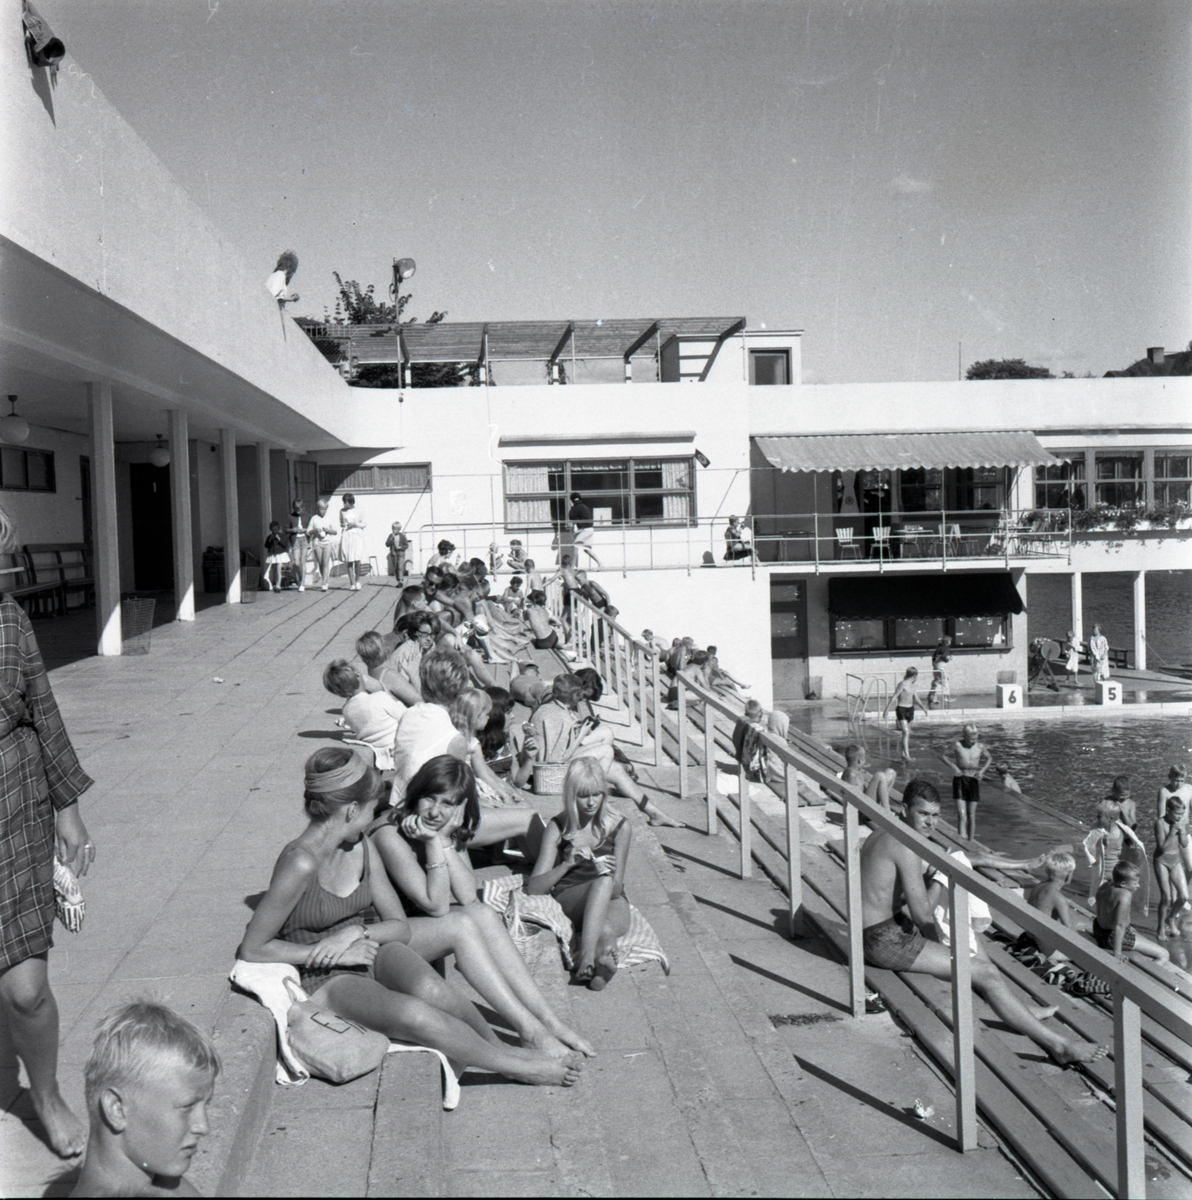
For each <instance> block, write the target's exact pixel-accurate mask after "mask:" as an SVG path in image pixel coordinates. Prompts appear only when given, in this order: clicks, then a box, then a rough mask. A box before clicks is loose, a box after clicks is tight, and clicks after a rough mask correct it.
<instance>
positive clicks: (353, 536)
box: [339, 492, 364, 592]
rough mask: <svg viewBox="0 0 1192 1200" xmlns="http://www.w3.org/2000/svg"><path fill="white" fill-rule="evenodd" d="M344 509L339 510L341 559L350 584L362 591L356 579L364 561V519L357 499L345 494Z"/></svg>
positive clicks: (352, 587) (353, 589) (355, 590)
mask: <svg viewBox="0 0 1192 1200" xmlns="http://www.w3.org/2000/svg"><path fill="white" fill-rule="evenodd" d="M343 504H344V506H343V508H341V509H340V510H339V525H340V529H341V531H342V532H341V533H340V535H339V558H340V561H341V562H344V563H347V565H348V583H349V585H350V587H351V589H352V591H354V592H358V591H360V587H361V584H360V580H359V579H358V578H357V577H356V576H357V572H358V570H359V567H360V563H362V562H363V561H364V518H363V517H362V516H361V515H360V514H359V513H358V512H357V511H356V497H355V496H353V495H352V493H351V492H344V500H343Z"/></svg>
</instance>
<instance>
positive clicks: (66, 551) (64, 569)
mask: <svg viewBox="0 0 1192 1200" xmlns="http://www.w3.org/2000/svg"><path fill="white" fill-rule="evenodd" d="M25 555H26V558H27V560H28V563H29V566H30V568H31V569H32V571H33V578H34V580H35V582H37V583H56V584H58V585H59V586H60V587H61V588H62V608H63V611H64V612H65V611H66V606H67V602H68V601H69V599H70V597H71V596H72V595H76V594H79V593H81V594H82V596H83V605H84V607H88V608H90V607H93V606H94V605H95V575H94V572H93V570H92V568H91V552H90V550H88V548H87V547H86V546H85V545H84V544H83V543H82V542H42V543H38V544H36V545H33V544H30V545H27V546H26V547H25Z"/></svg>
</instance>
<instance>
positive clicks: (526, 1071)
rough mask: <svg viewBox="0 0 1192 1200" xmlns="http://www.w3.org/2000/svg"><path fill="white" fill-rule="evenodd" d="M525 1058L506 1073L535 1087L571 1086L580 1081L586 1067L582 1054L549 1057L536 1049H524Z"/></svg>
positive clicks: (511, 1077) (513, 1078)
mask: <svg viewBox="0 0 1192 1200" xmlns="http://www.w3.org/2000/svg"><path fill="white" fill-rule="evenodd" d="M524 1054H525V1059H524V1061H523V1062H522V1063H521V1064H519V1066H517V1067H515V1068H514V1069H513V1070H511V1071H507V1072H506V1074H507V1075H508V1077H509V1078H510V1079H512V1080H514V1081H515V1082H517V1083H528V1084H532V1085H533V1086H535V1087H571V1086H572V1085H573V1084H576V1083H578V1082H579V1076H580V1072H581V1071H582V1070H583V1067H584V1060H583V1056H582V1055H576V1054H569V1055H568V1056H567V1057H566V1058H547V1057H546V1055H544V1054H539V1053H538V1052H537V1051H534V1050H526V1051H524Z"/></svg>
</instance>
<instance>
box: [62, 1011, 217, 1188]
mask: <svg viewBox="0 0 1192 1200" xmlns="http://www.w3.org/2000/svg"><path fill="white" fill-rule="evenodd" d="M219 1071H220V1061H219V1055H218V1054H217V1053H216V1050H215V1047H214V1046H213V1045H212V1044H211V1042H210V1040H209V1039H208V1038H207V1036H206V1035H205V1034H203V1033H201V1032H200V1031H199V1030H198V1029H196V1028H195V1027H194V1026H193V1025H192V1024H191V1023H190V1022H189V1021H187V1020H184V1019H183V1018H182V1017H180V1016H178V1014H177V1013H174V1012H172V1011H171V1010H170V1009H168V1008H166V1007H165V1006H164V1005H162V1004H156V1003H154V1002H152V1001H149V1000H134V1001H132V1002H131V1003H129V1004H124V1005H122V1006H121V1007H120V1008H118V1009H116V1010H115V1011H113V1012H111V1013H109V1014H108V1016H107V1017H105V1018H104V1020H103V1022H102V1024H101V1025H100V1027H99V1031H98V1033H97V1034H96V1036H95V1043H94V1045H93V1046H92V1049H91V1057H90V1058H88V1060H87V1066H86V1068H85V1069H84V1080H85V1092H86V1098H87V1115H88V1117H89V1118H90V1121H91V1129H90V1133H89V1135H88V1138H87V1156H86V1158H85V1159H84V1161H83V1166H82V1170H81V1171H80V1173H79V1180H78V1183H76V1184H75V1187H74V1191H73V1192H72V1193H71V1195H72V1196H197V1195H199V1192H198V1191H197V1190H196V1189H195V1187H194V1185H193V1184H191V1183H188V1182H187V1180H186V1179H184V1178H183V1176H184V1175H185V1174H186V1172H187V1171H188V1170H189V1169H190V1164H191V1159H192V1158H193V1157H194V1153H195V1151H196V1150H197V1149H198V1145H199V1141H200V1139H202V1138H204V1137H206V1136H207V1133H208V1132H209V1126H208V1124H207V1105H208V1104H210V1103H211V1097H212V1094H213V1093H214V1090H215V1080H216V1077H217V1076H218V1075H219Z"/></svg>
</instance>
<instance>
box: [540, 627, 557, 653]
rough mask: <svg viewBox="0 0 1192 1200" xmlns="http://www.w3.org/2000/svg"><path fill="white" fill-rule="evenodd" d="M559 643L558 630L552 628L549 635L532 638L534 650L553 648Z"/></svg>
mask: <svg viewBox="0 0 1192 1200" xmlns="http://www.w3.org/2000/svg"><path fill="white" fill-rule="evenodd" d="M558 644H559V631H558V630H557V629H552V630H551V631H550V634H549V636H547V637H544V638H538V637H536V638H535V639H534V649H535V650H553V649H554V648H555V647H556V646H557V645H558Z"/></svg>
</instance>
